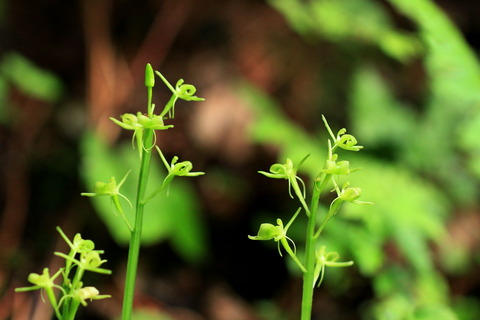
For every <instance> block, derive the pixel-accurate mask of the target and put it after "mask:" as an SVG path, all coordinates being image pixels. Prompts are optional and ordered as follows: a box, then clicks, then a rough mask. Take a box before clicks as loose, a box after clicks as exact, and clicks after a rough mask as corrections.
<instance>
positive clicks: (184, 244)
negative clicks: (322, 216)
mask: <svg viewBox="0 0 480 320" xmlns="http://www.w3.org/2000/svg"><path fill="white" fill-rule="evenodd" d="M46 4H47V2H46V1H43V2H42V1H37V2H35V3H27V2H26V1H9V2H8V1H4V2H2V6H0V8H1V10H2V15H1V19H2V20H1V23H0V28H1V31H3V34H5V35H7V36H6V37H5V38H4V40H2V41H3V44H4V46H3V47H2V48H0V49H1V51H0V120H1V126H2V127H1V141H0V143H1V146H2V155H1V156H0V159H1V161H2V177H3V179H2V185H1V193H2V196H3V197H2V199H3V200H2V201H1V203H2V206H3V208H4V209H3V214H2V220H1V225H0V228H1V229H0V237H1V239H0V240H1V242H0V243H2V245H1V256H0V257H1V259H2V261H1V263H0V265H1V269H0V275H1V277H0V284H1V288H2V291H1V294H2V296H1V297H2V298H1V301H0V310H5V311H0V317H8V316H11V317H13V318H19V317H21V316H22V315H25V314H30V315H32V318H35V319H47V318H48V314H49V311H48V308H45V307H43V304H42V303H38V304H37V303H35V301H37V300H38V298H39V297H34V296H32V297H27V296H23V295H22V296H21V297H20V296H19V295H16V296H13V291H12V288H14V287H18V286H21V285H23V284H24V281H25V276H26V275H27V274H28V273H29V272H38V271H39V270H37V269H35V270H32V268H35V266H38V268H41V267H42V266H43V265H46V264H49V263H55V261H54V260H53V261H47V262H46V263H45V261H46V259H50V256H51V251H53V249H54V248H56V246H57V244H56V239H54V238H52V236H51V235H52V234H54V228H55V226H56V225H61V227H62V229H63V230H65V231H66V232H67V234H68V233H71V234H73V233H76V232H82V235H84V237H87V238H93V239H95V242H96V243H97V244H98V246H99V247H101V248H105V249H106V254H107V259H108V260H109V266H108V267H109V268H110V269H112V270H114V273H116V274H121V273H122V272H123V270H124V265H123V263H124V262H125V257H126V252H125V248H124V244H125V240H126V234H125V232H124V231H126V230H125V228H124V227H123V225H122V224H121V223H120V225H117V223H118V221H119V220H118V219H115V216H114V215H113V213H112V210H113V208H112V206H111V204H110V203H109V202H108V200H106V199H95V202H90V199H85V198H81V197H80V196H79V193H80V192H82V191H87V190H89V188H91V187H92V185H93V183H94V180H95V181H96V180H97V179H99V177H100V176H102V177H103V180H105V181H106V180H107V179H108V178H110V177H111V176H112V175H115V176H117V177H121V176H123V175H124V174H125V172H126V170H128V167H125V165H126V164H128V163H130V162H131V157H134V156H136V155H137V154H136V152H135V151H132V152H129V151H131V150H129V149H130V146H131V143H130V140H129V137H127V136H121V135H120V133H119V131H118V130H117V129H116V128H115V127H114V125H112V124H110V123H109V120H108V117H109V116H118V115H119V114H121V113H124V112H127V111H132V110H137V109H138V106H139V105H140V106H141V105H144V103H145V101H144V100H145V95H144V89H143V88H142V84H143V80H142V77H143V70H144V69H143V68H144V65H145V63H146V62H150V63H152V65H154V67H155V68H156V69H159V70H161V71H162V73H164V74H166V75H167V78H169V79H173V80H172V81H174V80H176V79H178V78H180V77H183V78H185V79H186V80H187V82H189V83H194V84H195V85H196V86H197V88H198V89H199V95H200V96H202V97H205V98H206V99H207V101H206V102H203V103H201V104H197V105H195V106H193V107H192V106H185V105H179V106H178V108H177V109H178V110H176V118H175V129H174V130H173V132H172V133H170V132H169V133H168V134H166V135H165V136H161V137H160V136H159V139H158V143H159V144H161V145H162V149H163V150H167V152H168V153H169V154H168V155H167V157H168V158H170V157H171V156H173V155H178V156H179V157H180V159H182V158H186V159H189V160H192V162H193V163H194V166H195V169H196V170H197V169H198V171H205V172H206V173H207V174H206V175H205V176H203V177H201V178H200V179H195V181H191V182H190V181H187V182H186V183H181V182H183V181H175V182H174V185H173V186H172V188H171V190H170V195H169V196H168V197H167V196H166V195H165V197H162V198H161V199H159V201H158V203H155V204H154V205H152V206H151V207H150V208H149V209H150V211H149V212H148V215H149V216H150V217H149V218H148V223H147V229H146V235H145V239H144V242H145V244H146V245H147V246H146V247H145V249H144V257H145V258H142V260H143V261H142V266H141V275H140V279H141V281H140V286H139V308H140V309H145V310H146V311H145V312H143V313H142V314H141V315H140V314H139V318H140V317H143V318H146V319H148V318H158V317H160V316H159V314H162V317H165V318H169V317H171V318H181V319H199V318H200V319H201V318H202V317H203V318H206V319H214V320H215V319H219V320H220V319H277V320H278V319H295V318H296V312H298V305H299V297H295V295H294V294H293V296H292V292H293V293H295V292H300V291H299V290H300V289H299V288H300V287H301V285H300V282H299V279H298V275H297V274H295V273H291V272H290V271H289V267H288V260H287V261H286V260H283V259H281V258H280V257H278V256H277V252H276V250H275V248H274V246H268V245H265V246H262V245H260V244H258V243H251V242H249V241H248V239H247V235H248V234H252V233H253V232H255V230H256V229H257V226H258V222H259V221H263V220H265V219H267V220H268V219H269V218H271V219H272V221H273V219H275V218H276V217H277V216H278V214H280V213H281V212H289V211H291V210H290V209H291V208H294V207H295V206H296V204H295V203H294V202H293V201H291V199H290V198H289V197H288V194H287V193H286V191H285V190H286V189H285V185H284V184H282V181H278V183H276V182H275V183H273V184H272V181H271V180H269V179H265V178H264V177H262V176H260V175H258V174H257V173H256V172H257V171H258V170H266V169H268V167H269V166H270V164H271V163H273V162H276V161H280V162H281V161H284V160H285V158H287V157H289V158H292V159H295V160H297V161H298V160H300V159H302V158H303V157H304V156H305V155H306V154H308V153H311V156H310V158H309V159H308V161H307V162H306V163H305V164H304V165H303V166H302V167H301V169H302V174H305V175H309V174H314V173H315V172H314V171H313V170H314V169H315V168H317V167H316V164H317V163H321V162H323V159H324V157H325V154H324V152H325V150H326V139H327V136H326V133H325V130H324V127H323V124H322V121H321V118H320V115H321V114H325V116H326V117H327V119H328V120H329V122H330V124H331V126H332V128H335V129H337V130H338V129H340V128H341V127H344V126H345V127H346V128H347V129H348V130H349V131H351V132H352V133H354V134H355V136H356V137H357V138H358V139H359V142H360V144H361V145H364V146H365V151H362V153H361V154H358V155H356V156H355V157H354V158H352V159H351V164H352V165H353V166H354V167H361V168H363V170H361V171H359V172H357V173H355V174H353V175H352V176H351V177H350V178H349V180H351V181H352V183H355V185H360V186H362V189H363V196H362V197H363V198H364V199H365V200H368V201H373V202H375V206H345V207H344V209H343V210H342V212H341V213H340V214H339V215H338V218H337V219H336V220H334V221H333V222H332V223H331V224H330V225H329V228H327V230H326V232H325V238H324V241H325V242H326V244H327V245H328V247H329V248H332V249H335V250H338V251H340V252H342V257H343V256H344V257H346V258H347V259H350V258H352V259H353V260H355V262H356V264H355V266H354V267H352V268H349V269H348V270H338V271H337V270H334V271H330V270H329V271H328V274H327V277H326V279H325V283H324V285H323V286H322V287H321V288H320V289H319V290H318V292H317V295H316V297H315V304H314V313H315V316H316V318H318V319H360V318H363V319H382V320H383V319H462V320H463V319H465V320H467V319H472V320H473V319H477V318H478V317H479V316H480V308H479V307H478V306H479V305H480V302H479V284H480V278H479V276H478V266H479V263H480V255H479V243H480V238H479V233H478V230H479V227H480V217H479V213H478V190H479V182H478V181H479V177H480V159H479V155H480V144H479V142H478V139H477V137H478V133H479V128H480V112H479V108H480V96H479V94H480V72H479V71H480V67H479V62H478V57H477V54H476V50H477V48H478V43H476V42H475V39H476V37H478V30H479V25H478V22H476V18H475V15H474V14H473V13H474V12H475V9H477V12H478V9H479V8H478V5H477V4H472V3H467V2H458V1H456V2H455V1H442V2H433V1H428V0H410V1H408V0H389V1H375V0H341V1H339V0H337V1H333V0H310V1H300V0H270V1H268V2H258V1H241V2H239V1H223V2H222V3H221V4H219V3H216V2H214V1H213V0H212V1H208V0H203V1H187V0H182V1H173V0H172V1H160V2H156V1H151V2H146V3H144V4H142V5H138V3H136V2H134V1H104V2H101V3H98V2H96V1H84V2H82V3H80V2H79V3H75V4H73V3H70V4H66V3H62V4H60V3H56V4H54V5H51V4H50V5H48V6H47V5H46ZM155 95H156V96H155V99H156V100H157V101H156V103H157V104H158V103H162V101H163V100H162V99H165V98H166V97H167V92H165V91H161V90H158V91H157V92H156V93H155ZM335 129H334V130H335ZM159 168H160V167H159ZM154 174H155V175H156V176H157V177H159V178H158V179H161V177H162V175H163V174H164V172H161V171H160V170H158V172H155V173H154ZM92 179H94V180H92ZM197 180H198V181H197ZM125 187H126V188H125V192H130V191H129V190H128V188H134V185H133V184H132V185H130V186H128V185H126V186H125ZM97 200H98V201H97ZM102 200H105V201H102ZM94 212H96V213H98V215H97V214H94ZM167 213H170V214H167ZM67 230H68V231H67ZM291 231H292V237H302V234H296V233H295V230H291ZM299 249H301V248H299ZM121 278H122V277H121V276H118V277H115V276H114V277H113V279H110V280H109V281H108V282H106V283H102V284H101V285H102V286H104V287H105V288H103V289H101V291H102V292H108V293H111V294H112V295H113V296H114V297H115V296H117V298H113V299H111V301H109V302H105V303H104V302H103V301H102V302H101V303H99V302H96V303H95V302H94V303H92V304H90V306H89V308H87V309H86V311H85V313H84V317H85V318H88V319H94V318H99V319H110V318H111V316H112V315H114V314H118V312H119V300H120V299H121V294H120V293H119V290H121V289H120V288H121V283H120V281H121V280H120V279H121ZM98 281H100V280H98ZM102 281H103V280H102ZM2 312H3V314H2ZM143 318H142V319H143Z"/></svg>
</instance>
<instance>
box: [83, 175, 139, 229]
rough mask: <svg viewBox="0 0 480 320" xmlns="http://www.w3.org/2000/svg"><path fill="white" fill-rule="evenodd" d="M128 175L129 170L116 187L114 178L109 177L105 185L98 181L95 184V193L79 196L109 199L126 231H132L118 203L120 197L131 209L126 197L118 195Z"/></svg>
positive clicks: (84, 193)
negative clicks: (105, 197)
mask: <svg viewBox="0 0 480 320" xmlns="http://www.w3.org/2000/svg"><path fill="white" fill-rule="evenodd" d="M129 174H130V170H129V171H128V172H127V173H126V174H125V176H124V177H123V178H122V180H121V181H120V183H119V184H118V185H117V182H116V180H115V177H111V178H110V179H109V181H108V182H106V183H105V182H101V181H98V182H97V183H96V184H95V192H82V193H81V195H82V196H85V197H98V196H108V197H110V199H111V200H112V202H113V205H114V206H115V209H117V210H116V211H117V212H118V213H120V216H121V217H122V219H123V221H124V222H125V224H126V225H127V227H128V229H129V230H130V231H132V230H133V229H132V226H131V225H130V222H128V219H127V217H126V216H125V213H124V211H123V208H122V205H121V203H120V197H122V198H123V199H125V200H126V201H127V202H128V204H129V205H130V207H131V208H132V207H133V206H132V203H131V202H130V200H128V198H127V197H125V196H124V195H123V194H121V193H120V187H121V186H122V185H123V184H124V183H125V181H126V180H127V177H128V175H129Z"/></svg>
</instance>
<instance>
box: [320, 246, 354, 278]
mask: <svg viewBox="0 0 480 320" xmlns="http://www.w3.org/2000/svg"><path fill="white" fill-rule="evenodd" d="M315 259H316V261H315V271H314V281H313V286H315V283H317V282H318V284H317V287H320V285H321V284H322V281H323V277H324V275H325V267H334V268H340V267H349V266H352V265H353V261H344V262H337V260H338V259H340V255H339V254H338V252H335V251H330V252H326V247H325V246H321V247H320V249H318V250H317V251H316V253H315Z"/></svg>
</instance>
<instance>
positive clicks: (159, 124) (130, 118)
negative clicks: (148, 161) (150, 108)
mask: <svg viewBox="0 0 480 320" xmlns="http://www.w3.org/2000/svg"><path fill="white" fill-rule="evenodd" d="M121 119H122V121H119V120H117V119H115V118H113V117H110V120H112V121H113V122H114V123H116V124H117V125H119V126H120V127H122V128H123V129H125V130H133V137H132V143H133V141H136V144H137V150H138V153H139V157H141V155H142V150H150V149H151V148H152V147H153V146H154V145H155V140H156V139H155V138H156V136H155V134H154V140H153V143H152V145H151V146H145V142H144V132H145V130H167V129H170V128H173V125H165V124H164V122H163V117H162V116H157V115H154V114H152V115H144V114H142V113H141V112H137V115H136V116H135V115H134V114H131V113H125V114H123V115H122V116H121Z"/></svg>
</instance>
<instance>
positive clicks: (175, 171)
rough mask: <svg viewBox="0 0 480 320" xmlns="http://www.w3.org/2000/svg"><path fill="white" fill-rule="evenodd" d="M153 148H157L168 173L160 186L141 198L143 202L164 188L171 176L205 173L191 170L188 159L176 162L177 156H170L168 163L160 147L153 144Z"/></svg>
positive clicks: (169, 181) (170, 180)
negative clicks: (170, 159)
mask: <svg viewBox="0 0 480 320" xmlns="http://www.w3.org/2000/svg"><path fill="white" fill-rule="evenodd" d="M155 148H156V149H157V151H158V154H159V156H160V159H161V160H162V162H163V164H164V165H165V168H166V169H167V171H168V174H167V176H166V177H165V179H163V182H162V184H161V185H160V187H158V188H157V189H156V190H155V191H154V192H152V193H151V194H150V195H149V196H148V197H147V198H145V199H144V200H143V203H144V204H145V203H147V202H148V201H150V200H152V199H153V198H154V197H155V196H156V195H158V194H159V193H160V192H161V191H162V190H163V189H165V188H166V187H167V188H168V186H169V185H170V183H171V182H172V180H173V178H175V177H197V176H201V175H204V174H205V172H201V171H197V172H192V169H193V164H192V163H191V162H190V161H182V162H177V161H178V157H177V156H175V157H173V158H172V161H171V163H168V162H167V159H166V158H165V156H164V155H163V153H162V151H161V150H160V148H159V147H158V146H155ZM167 194H168V193H167Z"/></svg>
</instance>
